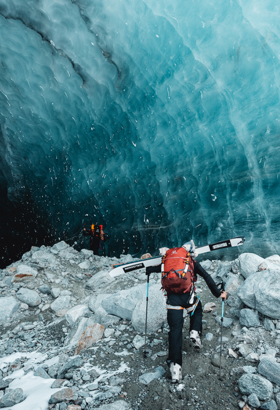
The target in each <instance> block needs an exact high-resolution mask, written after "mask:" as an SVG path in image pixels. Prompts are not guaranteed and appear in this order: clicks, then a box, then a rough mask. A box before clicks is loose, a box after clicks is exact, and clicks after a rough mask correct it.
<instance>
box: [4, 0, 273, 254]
mask: <svg viewBox="0 0 280 410" xmlns="http://www.w3.org/2000/svg"><path fill="white" fill-rule="evenodd" d="M279 19H280V7H279V4H278V2H277V1H276V0H267V1H265V2H264V1H260V0H254V1H253V0H246V1H245V0H236V1H232V2H229V1H222V0H216V1H215V2H209V1H207V0H197V1H188V2H186V1H183V0H172V1H171V0H162V1H156V0H146V1H139V0H137V1H136V0H131V1H130V2H127V1H124V0H119V1H113V0H102V1H101V0H95V1H93V0H71V1H70V0H57V1H54V0H40V1H35V0H26V1H20V0H9V1H6V0H0V38H1V44H0V125H1V128H0V211H1V212H0V214H1V222H0V228H1V237H2V239H1V243H0V245H2V248H3V249H4V251H3V252H4V253H5V252H6V253H5V255H6V256H7V255H8V256H9V255H10V254H9V252H11V251H10V250H9V249H10V248H9V246H12V244H13V245H15V241H17V242H16V243H17V244H18V245H17V247H18V249H20V250H22V249H23V248H24V247H25V248H26V249H25V250H27V248H28V246H29V247H30V245H31V244H34V242H36V238H37V237H38V235H39V233H40V235H41V237H42V236H43V235H44V236H45V238H49V241H51V239H52V238H53V239H54V238H55V239H58V238H60V239H65V240H67V238H74V239H73V240H76V241H77V242H78V245H79V244H82V242H83V238H82V237H81V236H80V235H79V232H81V229H82V228H83V223H84V222H87V223H88V224H89V222H90V219H92V222H95V221H98V222H99V223H103V224H105V225H106V230H107V232H108V233H109V234H110V236H111V239H110V252H111V254H113V253H115V254H120V253H121V252H126V253H127V252H129V253H131V254H137V253H138V254H139V253H140V252H146V251H150V252H152V253H154V252H155V250H156V249H158V248H159V247H162V246H175V245H180V244H182V243H184V242H185V241H186V240H189V239H190V238H193V239H194V241H195V243H196V244H197V245H205V244H206V243H209V242H216V241H218V240H224V239H226V238H228V237H234V236H237V235H244V236H245V237H246V245H245V246H244V247H243V248H242V251H247V252H250V251H251V252H254V253H259V254H260V255H262V256H268V255H270V254H271V253H279V250H280V249H279V247H280V246H279V241H278V238H279V234H278V232H279V228H280V223H279V222H280V209H279V208H280V207H279V204H280V203H279V196H280V186H279V179H278V175H279V172H280V166H279V154H280V140H279V135H280V129H279V119H280V103H279V85H280V66H279V56H280V25H279ZM85 215H88V216H85ZM18 237H19V238H18ZM7 238H8V239H7ZM17 238H18V239H17ZM83 246H84V245H83ZM8 256H7V257H8Z"/></svg>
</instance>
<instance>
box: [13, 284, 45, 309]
mask: <svg viewBox="0 0 280 410" xmlns="http://www.w3.org/2000/svg"><path fill="white" fill-rule="evenodd" d="M16 296H17V298H18V300H20V301H21V302H23V303H26V304H27V305H28V306H31V307H34V306H38V305H40V303H41V298H40V296H39V295H38V293H37V292H35V290H31V289H27V288H20V290H19V291H18V292H17V294H16Z"/></svg>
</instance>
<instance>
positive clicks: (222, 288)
mask: <svg viewBox="0 0 280 410" xmlns="http://www.w3.org/2000/svg"><path fill="white" fill-rule="evenodd" d="M220 286H221V291H222V292H224V290H225V282H221V283H220ZM224 301H225V299H224V298H222V313H221V343H220V372H219V379H221V367H222V350H223V323H224Z"/></svg>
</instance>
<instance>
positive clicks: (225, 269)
mask: <svg viewBox="0 0 280 410" xmlns="http://www.w3.org/2000/svg"><path fill="white" fill-rule="evenodd" d="M230 271H231V263H230V262H221V263H220V265H219V266H218V269H217V271H216V275H215V277H216V278H217V279H219V280H221V281H224V280H225V279H226V277H227V276H228V274H229V273H230Z"/></svg>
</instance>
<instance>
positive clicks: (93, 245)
mask: <svg viewBox="0 0 280 410" xmlns="http://www.w3.org/2000/svg"><path fill="white" fill-rule="evenodd" d="M83 235H84V236H90V242H89V248H90V250H92V251H93V253H94V255H99V247H100V241H103V240H104V232H103V227H102V225H97V224H96V225H91V229H88V230H87V229H86V228H84V230H83Z"/></svg>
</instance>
